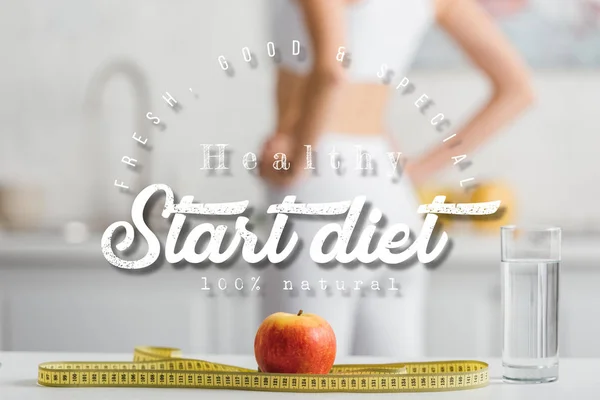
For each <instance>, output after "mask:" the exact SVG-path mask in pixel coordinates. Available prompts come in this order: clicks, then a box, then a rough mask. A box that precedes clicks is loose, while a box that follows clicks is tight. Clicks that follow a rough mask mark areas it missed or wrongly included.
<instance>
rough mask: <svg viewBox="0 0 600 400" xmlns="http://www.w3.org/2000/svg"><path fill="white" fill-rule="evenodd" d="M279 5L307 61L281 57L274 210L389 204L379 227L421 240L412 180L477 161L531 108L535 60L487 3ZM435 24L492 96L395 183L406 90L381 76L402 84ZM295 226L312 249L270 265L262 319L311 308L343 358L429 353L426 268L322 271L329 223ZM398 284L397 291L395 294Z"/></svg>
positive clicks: (287, 37)
mask: <svg viewBox="0 0 600 400" xmlns="http://www.w3.org/2000/svg"><path fill="white" fill-rule="evenodd" d="M277 6H278V7H279V8H278V10H277V12H275V14H274V18H275V20H274V21H275V33H274V34H275V37H274V38H273V41H274V42H275V43H277V45H278V46H279V48H280V49H284V50H285V49H290V50H291V46H292V42H293V41H294V40H298V41H300V42H301V44H302V45H303V46H305V47H306V54H305V56H306V58H305V59H302V58H299V57H297V56H295V55H293V54H292V52H291V51H284V50H281V52H280V55H281V63H280V64H279V69H278V76H277V107H278V109H277V122H276V127H275V129H274V133H273V134H272V135H271V137H270V138H269V139H268V140H267V141H266V142H265V144H264V148H263V155H262V157H261V165H260V170H261V175H262V177H263V178H264V180H265V182H266V183H267V186H268V189H267V200H268V201H269V204H277V203H280V202H281V201H282V200H283V198H284V197H285V196H287V195H295V196H297V200H296V201H297V202H302V203H315V202H334V201H343V200H352V199H354V198H355V197H356V196H360V195H366V196H367V201H368V202H369V203H370V205H369V206H370V208H369V210H368V211H372V210H374V209H378V210H380V211H381V212H382V213H383V218H384V219H385V220H383V219H382V220H381V221H379V219H378V218H377V217H378V215H377V213H374V214H372V215H371V219H372V222H378V223H379V225H378V227H382V226H385V223H386V222H387V223H388V224H396V223H404V224H407V225H408V226H409V227H410V229H411V236H412V240H414V235H418V234H419V232H420V229H421V225H422V220H421V218H420V217H419V215H418V214H417V213H416V211H417V208H418V205H419V203H418V201H417V199H416V195H415V187H414V186H413V185H421V184H422V183H423V182H425V181H426V180H428V179H429V178H431V177H432V176H433V175H434V174H435V173H437V172H439V171H440V170H442V169H444V168H447V167H449V166H451V162H452V159H451V157H452V156H456V155H457V154H472V153H473V151H474V150H475V149H476V148H478V147H479V146H480V145H481V144H483V143H484V142H485V141H486V140H488V139H489V138H490V137H491V136H492V135H493V134H494V133H495V132H497V131H498V130H499V129H500V128H502V127H503V126H505V125H506V124H507V123H509V122H511V121H512V120H513V119H514V118H515V117H517V116H518V115H519V114H520V113H521V112H522V111H523V110H524V109H525V108H526V107H527V106H528V105H529V104H530V103H531V102H532V89H531V85H530V78H529V75H528V71H527V69H526V67H525V66H524V63H523V62H522V60H521V58H520V57H519V56H518V55H517V53H516V52H515V50H514V49H513V48H512V47H511V45H510V44H509V43H508V42H507V41H506V40H505V38H504V36H503V35H502V34H501V32H500V31H499V29H498V28H497V27H496V26H495V24H494V22H493V20H492V19H491V17H490V16H489V15H488V14H487V13H486V12H485V10H484V9H483V8H482V6H481V5H480V4H478V2H477V1H476V0H358V1H351V0H281V1H280V2H279V3H277ZM433 23H437V24H439V25H440V26H441V27H442V28H443V29H444V30H445V31H446V32H447V33H448V34H449V35H450V36H451V37H452V38H453V39H454V40H455V41H456V43H457V44H458V45H459V46H460V47H461V48H462V50H463V51H464V52H465V53H466V55H467V56H468V57H470V59H471V61H472V62H473V63H474V64H475V65H476V66H478V67H479V69H480V70H481V71H482V72H483V73H484V74H485V75H486V76H487V77H488V78H489V81H490V83H491V85H492V88H493V92H492V95H491V97H490V99H489V101H488V102H487V103H485V104H484V105H483V106H482V107H481V109H480V110H479V112H478V113H477V114H476V115H475V116H474V117H473V118H472V119H470V120H469V121H468V122H467V123H466V124H465V125H464V126H463V127H462V129H461V130H459V131H455V133H457V136H459V137H460V138H461V143H460V145H458V146H457V147H455V148H453V149H450V148H449V147H448V146H446V145H440V146H437V147H435V148H433V149H431V150H430V151H428V152H427V153H426V154H424V155H423V156H421V157H419V158H417V159H415V160H409V162H408V164H407V165H406V167H405V168H404V171H402V178H401V180H400V181H396V182H394V181H393V180H392V179H391V178H390V176H389V175H388V173H387V170H386V169H385V167H387V166H389V160H388V156H387V153H388V152H396V151H402V149H401V148H399V149H398V148H396V147H395V146H393V145H392V142H391V141H390V138H389V136H388V135H387V133H386V132H388V128H387V126H386V124H385V121H386V112H387V109H386V106H387V104H388V101H389V98H390V95H391V94H392V88H393V87H394V86H395V85H392V86H391V87H392V88H391V87H390V86H388V85H386V84H384V83H383V82H382V80H381V79H380V78H379V77H378V72H379V71H380V69H381V65H382V64H387V65H388V66H389V67H390V68H393V69H394V72H395V76H396V77H399V78H400V79H401V78H402V77H403V76H404V75H403V74H404V73H405V72H406V69H407V68H408V67H409V66H410V64H411V62H412V60H413V56H414V54H415V52H416V51H417V49H418V48H419V46H420V44H421V41H422V39H423V37H424V35H425V33H426V32H427V30H428V29H429V28H430V26H431V25H432V24H433ZM340 47H344V49H345V52H347V53H351V64H350V66H349V67H348V68H345V67H344V63H343V62H340V59H339V57H338V54H339V50H340ZM306 145H311V146H312V148H313V150H314V152H315V153H314V158H315V160H314V161H315V166H316V170H305V166H306V147H305V146H306ZM357 146H360V151H363V152H366V153H368V154H369V155H370V156H371V157H372V160H373V162H374V163H377V165H378V166H379V168H378V169H379V171H378V172H377V173H373V171H368V170H367V171H365V170H359V169H356V161H357V159H356V157H357V151H358V148H357ZM332 151H333V152H335V156H334V157H335V161H332V155H331V154H330V153H332ZM279 152H281V153H285V154H286V155H287V159H288V162H289V163H290V164H291V168H290V169H289V170H276V169H274V168H273V155H274V154H275V153H279ZM338 166H339V169H337V168H336V167H338ZM365 172H366V173H365ZM290 221H291V223H292V227H291V228H292V229H293V230H294V231H295V232H296V233H298V235H299V237H300V240H301V241H302V243H303V245H304V247H303V248H302V249H301V251H300V252H299V254H298V255H297V256H296V258H295V259H294V260H293V262H292V263H291V264H290V265H287V266H285V267H274V266H269V268H268V269H267V270H266V271H265V272H264V275H263V279H265V280H266V281H268V282H269V283H268V286H267V285H265V286H266V287H265V289H266V290H268V293H266V295H265V297H264V308H263V317H266V316H267V315H269V314H270V313H273V312H277V311H284V312H290V313H293V312H294V313H295V312H297V311H298V310H300V309H303V310H304V311H305V312H311V313H316V314H318V315H321V316H322V317H324V318H325V319H326V320H328V321H329V322H330V323H331V325H332V327H333V329H334V330H335V333H336V336H337V341H338V349H337V350H338V355H339V356H344V355H347V354H352V353H354V354H367V355H384V356H395V357H405V358H408V357H415V358H416V357H423V356H425V347H424V346H425V342H424V339H425V336H426V331H425V320H424V317H425V314H426V296H427V288H428V280H429V276H428V270H427V269H426V268H425V266H424V265H422V264H419V263H417V264H415V265H412V266H408V267H405V268H402V269H400V268H397V266H393V265H392V266H387V267H385V268H382V267H371V266H368V265H359V266H352V267H349V266H343V265H340V266H336V267H332V266H320V265H317V264H316V263H315V262H313V261H312V260H311V258H310V255H309V246H310V243H311V241H312V238H313V237H314V235H315V234H316V232H317V231H318V229H319V228H321V227H322V226H323V224H324V222H323V221H322V220H321V221H320V220H316V219H315V218H295V217H291V220H290ZM390 278H393V279H394V281H395V283H394V284H392V283H391V280H390ZM284 280H288V281H291V282H292V285H293V291H286V290H283V281H284ZM302 281H308V282H309V284H310V289H311V290H308V291H302V290H300V285H301V283H302ZM356 281H362V282H363V283H364V284H362V286H361V290H355V289H356V287H357V285H356V283H355V282H356ZM372 281H377V282H379V286H380V289H381V290H373V288H372ZM342 282H344V283H343V284H342ZM392 285H394V286H392ZM324 287H325V289H323V288H324ZM393 287H395V288H396V290H390V289H392V288H393ZM341 289H345V290H341ZM398 289H399V290H398Z"/></svg>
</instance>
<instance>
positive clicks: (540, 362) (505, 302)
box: [500, 226, 561, 383]
mask: <svg viewBox="0 0 600 400" xmlns="http://www.w3.org/2000/svg"><path fill="white" fill-rule="evenodd" d="M500 231H501V269H502V284H501V287H502V325H503V345H502V366H503V370H504V372H503V379H504V380H505V381H507V382H515V383H543V382H553V381H555V380H557V379H558V304H559V303H558V289H559V272H560V260H561V254H560V253H561V230H560V228H556V227H551V228H520V227H517V226H503V227H502V228H501V229H500Z"/></svg>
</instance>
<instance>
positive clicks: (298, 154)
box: [259, 133, 304, 186]
mask: <svg viewBox="0 0 600 400" xmlns="http://www.w3.org/2000/svg"><path fill="white" fill-rule="evenodd" d="M303 151H304V149H303V148H302V146H299V145H298V144H297V141H296V140H294V138H293V137H292V136H290V135H286V134H282V133H276V134H274V135H272V136H271V137H269V138H268V139H267V140H266V141H265V143H264V144H263V147H262V151H261V155H260V160H259V173H260V176H261V177H262V178H263V179H264V180H265V181H267V182H268V183H270V184H272V185H276V186H288V185H290V184H292V183H293V182H294V181H295V180H296V179H298V178H299V176H300V175H301V174H302V171H303V167H302V158H303ZM282 154H285V162H284V160H283V156H282ZM276 166H277V168H276ZM282 167H283V168H282ZM286 168H287V169H286Z"/></svg>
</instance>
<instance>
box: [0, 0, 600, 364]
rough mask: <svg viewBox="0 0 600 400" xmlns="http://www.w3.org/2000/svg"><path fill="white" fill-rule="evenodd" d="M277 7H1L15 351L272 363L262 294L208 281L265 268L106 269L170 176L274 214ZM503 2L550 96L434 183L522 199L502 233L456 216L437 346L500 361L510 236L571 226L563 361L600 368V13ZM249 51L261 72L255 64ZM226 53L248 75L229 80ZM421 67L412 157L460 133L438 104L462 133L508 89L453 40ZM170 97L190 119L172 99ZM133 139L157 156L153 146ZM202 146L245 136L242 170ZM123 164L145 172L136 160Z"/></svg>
mask: <svg viewBox="0 0 600 400" xmlns="http://www.w3.org/2000/svg"><path fill="white" fill-rule="evenodd" d="M273 3H274V2H273V1H267V0H261V1H258V0H255V1H247V0H220V1H194V0H178V1H166V0H128V1H121V0H103V1H100V0H89V1H78V0H54V1H52V2H48V1H45V0H21V1H16V0H1V1H0V32H1V33H2V34H1V35H0V48H1V49H2V53H3V54H2V61H1V62H0V86H1V88H2V90H1V92H2V95H1V96H0V121H1V125H0V126H1V127H0V130H1V134H0V218H1V220H0V221H1V222H0V226H1V229H2V230H1V231H0V232H1V234H0V350H28V351H29V350H31V351H42V350H46V351H89V352H105V351H106V352H120V351H123V352H128V351H130V350H131V349H132V348H133V346H135V345H141V344H151V345H165V346H177V347H180V348H182V349H183V350H184V352H197V353H209V354H210V353H251V352H252V342H253V338H254V334H255V329H256V328H257V326H258V323H259V322H260V321H259V320H258V318H257V313H256V304H257V301H258V300H259V297H258V295H259V294H260V292H256V291H255V292H250V291H244V292H243V293H236V292H235V291H232V290H227V291H224V292H220V291H218V290H212V291H210V292H206V291H201V290H200V288H202V287H204V281H203V279H202V278H203V277H206V279H207V281H208V282H212V283H213V285H216V281H217V279H219V278H222V277H224V278H226V279H227V280H228V282H229V286H230V287H231V286H233V279H235V278H237V277H242V278H244V279H245V280H246V281H245V282H246V285H247V286H246V287H247V288H248V285H250V284H251V282H250V278H251V277H253V276H258V275H260V271H258V270H254V269H252V268H250V267H248V266H246V265H234V266H232V267H231V268H229V269H218V268H215V267H211V268H205V269H195V268H192V267H186V268H176V267H173V266H170V265H167V264H165V265H163V266H161V267H160V268H158V269H156V270H153V271H152V272H147V273H130V272H124V271H120V270H117V269H116V268H113V267H112V266H110V265H109V264H108V263H107V262H106V261H105V260H104V258H103V257H102V254H101V251H100V236H101V234H102V232H103V231H104V229H106V227H108V225H109V224H111V223H112V222H115V221H119V220H130V207H131V202H132V200H133V198H134V195H135V194H136V193H137V192H138V191H139V190H140V189H141V188H143V187H144V186H145V185H147V184H150V183H166V184H168V185H170V186H171V187H172V188H173V189H174V190H175V192H176V193H177V195H178V196H183V195H188V194H189V195H194V196H195V197H196V201H203V202H217V201H237V200H250V202H251V204H252V205H254V206H255V213H254V215H253V219H259V218H260V216H261V213H262V212H263V210H264V209H263V207H264V202H263V199H262V195H261V193H262V191H261V184H260V182H259V181H258V180H257V178H256V177H255V176H254V174H252V173H250V172H248V171H245V170H244V169H243V167H242V165H241V157H242V156H243V154H245V153H246V152H248V151H255V152H256V151H258V149H259V146H260V144H261V142H262V140H263V139H264V137H265V136H266V135H267V134H268V133H269V131H270V129H271V128H272V121H273V109H272V105H273V79H272V78H273V71H274V64H273V62H272V60H270V59H268V57H267V55H266V43H267V42H268V41H269V40H270V38H269V31H268V29H267V27H268V26H269V10H270V9H271V8H272V6H273ZM484 3H485V4H486V6H487V7H489V10H490V11H491V12H493V13H494V15H495V16H496V18H497V19H498V21H499V23H501V24H502V28H503V30H504V31H505V32H506V33H507V34H508V35H509V37H510V38H511V40H512V42H513V43H514V44H515V46H517V47H518V48H519V50H520V51H521V52H522V54H523V55H524V56H525V57H526V58H527V60H528V61H529V63H530V65H531V67H532V69H533V71H534V77H535V82H534V84H535V88H536V91H537V102H536V104H535V105H534V107H533V108H532V109H531V110H530V112H529V113H528V114H527V115H525V116H523V118H521V119H520V120H519V121H518V122H516V123H515V124H513V125H511V126H509V127H507V128H506V129H504V130H503V131H502V132H501V133H500V134H499V135H498V136H497V137H496V138H495V139H493V140H492V141H491V142H490V143H488V144H487V145H486V146H485V147H484V148H483V149H482V150H481V151H480V152H478V153H477V154H470V155H469V159H470V161H471V162H472V165H471V167H469V168H468V169H466V170H464V171H461V170H459V169H458V168H455V167H453V166H452V165H451V162H450V161H449V163H448V164H449V168H448V171H446V172H445V173H444V174H442V175H440V177H439V179H438V180H436V181H435V182H432V183H431V185H429V186H428V187H424V188H421V191H422V193H423V196H424V200H425V201H426V202H428V201H430V200H431V196H432V195H433V194H437V193H438V192H440V191H443V192H444V193H448V194H449V193H453V192H455V193H456V195H455V198H456V199H457V200H455V201H459V200H460V201H462V200H464V199H466V198H470V199H478V201H487V200H496V199H501V200H502V201H503V202H504V205H506V206H508V212H507V213H506V214H505V217H504V219H502V220H500V221H492V222H490V221H488V222H481V221H480V222H479V223H475V222H472V221H471V222H468V221H465V220H461V221H450V222H449V223H448V224H447V226H446V227H447V230H448V232H449V235H450V237H451V238H452V240H453V244H454V246H453V248H452V251H451V253H450V255H449V257H448V258H447V259H446V261H445V262H444V263H443V264H442V265H441V266H439V267H438V268H437V270H436V272H435V274H434V282H433V285H434V287H433V289H432V291H431V297H430V304H429V308H428V309H429V311H428V323H429V330H428V331H429V333H428V338H427V339H428V354H429V355H430V356H434V357H484V356H499V355H500V348H501V343H500V340H501V330H500V292H499V283H500V281H499V256H500V251H499V235H498V226H499V225H500V224H505V223H517V224H525V223H542V224H551V225H556V226H560V227H562V228H563V230H564V233H563V274H562V276H561V279H562V286H561V293H560V296H561V315H560V324H561V325H560V329H561V331H560V334H561V339H560V340H561V342H560V343H561V349H560V351H561V355H562V356H576V357H600V343H599V342H598V340H597V338H598V337H599V336H600V321H598V320H597V319H596V317H595V315H596V314H597V312H596V310H597V309H598V308H599V307H600V295H599V294H598V293H599V292H598V291H599V290H600V207H599V206H597V205H596V199H598V198H600V184H599V179H598V178H599V177H600V175H599V174H600V161H598V156H597V154H598V149H600V133H599V129H598V127H599V124H600V117H599V104H600V1H598V0H506V1H504V0H486V1H484ZM246 46H247V47H249V48H250V49H251V50H252V52H253V53H254V56H255V57H254V58H255V60H257V64H254V65H248V64H246V63H245V62H244V60H243V57H242V51H241V50H242V48H243V47H246ZM221 55H223V56H225V57H226V58H227V60H228V62H229V64H230V66H231V67H232V71H233V73H232V74H226V73H225V72H224V71H223V70H221V68H220V66H219V63H218V61H217V58H218V57H219V56H221ZM230 72H231V70H230ZM375 72H376V71H374V73H375ZM405 75H406V76H407V77H408V78H409V79H410V80H411V81H412V82H413V83H414V85H415V87H416V90H415V92H414V93H413V94H410V95H407V96H402V95H401V94H400V93H399V92H396V94H395V95H394V103H393V105H392V107H391V108H390V115H389V118H390V119H389V120H390V125H391V126H392V127H393V129H394V134H395V135H396V137H397V139H398V140H399V141H400V143H401V144H402V146H403V148H404V149H405V154H407V155H410V154H414V155H416V154H418V153H419V152H420V151H422V150H423V149H425V148H426V147H427V146H430V145H432V144H434V143H438V142H439V141H440V140H441V139H443V138H444V137H445V136H443V137H442V135H443V134H440V133H438V132H436V131H435V129H434V127H432V126H431V125H430V124H429V119H430V118H427V117H424V116H423V115H421V113H420V112H419V111H418V110H417V108H416V107H415V106H414V102H415V101H416V100H417V99H418V97H419V96H420V95H422V94H427V95H428V96H429V97H430V98H431V99H433V100H434V101H435V103H436V105H435V111H439V112H443V113H444V114H445V115H446V116H447V117H448V118H450V119H451V120H452V122H453V125H454V126H455V127H458V126H460V122H461V121H462V120H464V119H465V118H467V117H468V115H469V114H470V113H472V112H474V111H475V109H476V108H477V107H478V106H479V105H480V104H481V102H482V101H483V100H484V99H485V97H486V95H487V94H488V86H487V84H486V81H485V80H484V79H483V77H482V76H481V75H480V74H479V73H478V72H477V71H476V70H475V69H473V67H472V66H470V65H469V63H468V62H467V61H466V60H465V59H464V58H463V57H462V56H461V55H460V54H459V53H457V52H456V49H455V48H454V46H453V45H452V43H451V42H450V41H449V40H448V39H447V38H446V37H445V36H444V35H443V34H442V33H441V32H439V31H438V30H437V29H433V30H432V31H431V32H430V33H429V34H428V37H427V40H426V41H425V43H424V44H423V45H422V47H421V49H420V50H419V57H418V59H417V60H416V62H415V64H414V65H413V67H412V68H411V70H409V71H406V72H405ZM400 78H401V77H400V76H397V77H396V79H400ZM166 92H168V93H169V94H171V95H172V96H173V97H174V98H175V99H176V100H177V101H178V105H179V106H180V108H178V109H177V110H174V109H173V108H171V107H170V106H169V105H168V104H167V103H166V102H165V101H164V100H163V99H162V96H163V95H165V93H166ZM147 112H152V113H153V115H154V116H157V117H159V118H160V120H161V123H160V124H159V125H154V124H153V123H152V121H150V120H148V119H146V113H147ZM431 115H434V114H431ZM133 132H137V134H138V135H139V136H142V137H143V138H148V140H149V144H150V145H151V146H152V149H151V150H147V149H144V148H142V147H140V146H138V145H136V142H135V141H133V140H132V133H133ZM202 143H213V144H216V143H229V144H230V148H231V151H232V154H231V173H230V174H229V175H227V176H225V175H222V174H215V175H213V176H211V175H209V174H206V173H205V171H202V170H200V166H201V162H202V153H201V147H200V145H201V144H202ZM123 156H129V157H132V158H135V159H137V160H138V161H139V163H140V164H141V165H142V168H137V169H136V170H132V169H130V168H128V167H127V166H126V165H125V164H123V163H122V162H121V159H122V157H123ZM469 177H475V178H476V181H477V182H478V183H479V184H480V187H479V188H478V189H477V191H473V192H470V193H469V195H468V196H470V197H468V196H467V197H465V196H466V195H465V194H464V193H463V192H462V191H461V189H460V186H459V185H458V182H459V181H460V180H461V179H465V178H469ZM115 180H118V181H123V182H125V183H126V184H127V185H129V186H131V192H130V193H123V192H121V191H120V190H119V189H118V188H116V187H115V186H114V181H115ZM450 200H453V199H450ZM158 224H159V225H160V221H159V222H158ZM163 224H164V226H163V227H166V226H167V225H166V224H165V223H164V222H163ZM161 239H164V234H163V235H162V236H161ZM391 301H393V300H391ZM293 311H295V310H293Z"/></svg>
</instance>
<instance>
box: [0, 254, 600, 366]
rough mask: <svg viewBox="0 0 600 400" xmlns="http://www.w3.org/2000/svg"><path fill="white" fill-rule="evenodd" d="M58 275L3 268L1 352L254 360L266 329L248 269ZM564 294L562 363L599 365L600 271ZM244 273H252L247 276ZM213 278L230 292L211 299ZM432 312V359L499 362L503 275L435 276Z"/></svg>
mask: <svg viewBox="0 0 600 400" xmlns="http://www.w3.org/2000/svg"><path fill="white" fill-rule="evenodd" d="M52 265H53V266H52V267H49V266H48V265H44V263H43V262H42V259H40V261H39V265H38V264H27V265H24V264H23V265H17V264H16V263H15V265H8V264H7V263H6V262H3V263H1V264H0V294H1V296H0V301H1V303H0V349H1V350H34V351H87V352H129V351H131V350H132V348H133V347H134V346H136V345H144V344H150V345H163V346H176V347H180V348H181V349H182V350H183V351H184V352H194V353H206V354H210V353H230V354H231V353H234V354H241V353H245V354H251V353H252V351H253V340H254V334H255V332H256V329H257V327H258V324H259V323H260V320H259V315H258V307H257V306H258V301H259V297H258V294H259V293H257V292H249V291H244V293H240V292H237V291H235V290H231V289H232V288H231V286H233V281H234V279H235V278H237V277H241V278H243V279H244V281H245V285H246V288H248V287H249V286H251V281H250V277H251V276H254V275H257V274H259V271H257V270H253V269H250V268H247V267H244V268H235V267H232V269H229V270H219V269H218V268H205V269H200V268H194V267H191V266H188V267H184V268H177V267H173V266H170V265H168V264H165V265H163V266H162V267H161V268H159V269H158V270H156V271H154V272H150V273H142V274H140V273H126V272H122V271H119V270H116V269H115V268H113V267H111V266H109V265H108V264H107V263H106V262H105V261H104V260H103V259H102V257H101V256H98V257H96V256H94V257H90V260H89V261H87V262H86V261H84V260H83V259H73V260H65V261H64V262H62V263H61V264H60V266H57V265H56V262H53V263H52ZM564 265H565V268H563V271H562V274H561V288H560V302H561V310H560V347H561V348H560V354H561V356H576V357H600V343H599V342H598V341H597V340H596V339H597V338H598V337H600V322H598V320H597V319H596V318H595V313H596V310H598V309H599V308H600V296H599V295H598V290H599V289H598V288H600V271H594V270H593V269H592V268H587V269H586V265H584V264H578V263H575V262H569V263H565V264H564ZM241 271H245V272H243V273H242V272H241ZM202 277H207V279H208V281H209V282H211V283H212V284H213V285H216V282H217V280H218V279H219V278H225V279H226V280H227V281H228V285H229V286H230V289H228V290H227V291H220V290H217V288H216V287H214V286H213V290H212V291H204V290H202V288H203V287H204V285H205V284H204V281H203V279H202ZM432 278H433V279H432V287H431V290H430V297H429V306H428V313H427V314H428V315H427V321H428V330H427V343H428V348H427V355H428V356H432V357H436V356H437V357H487V356H500V354H501V320H500V287H499V283H500V280H499V265H497V264H496V265H489V264H485V263H483V264H479V265H477V266H475V265H468V264H464V263H463V264H458V263H457V262H455V261H452V260H449V261H448V262H447V263H445V264H443V265H442V266H441V267H439V268H438V269H436V270H435V272H434V273H433V277H432Z"/></svg>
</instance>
